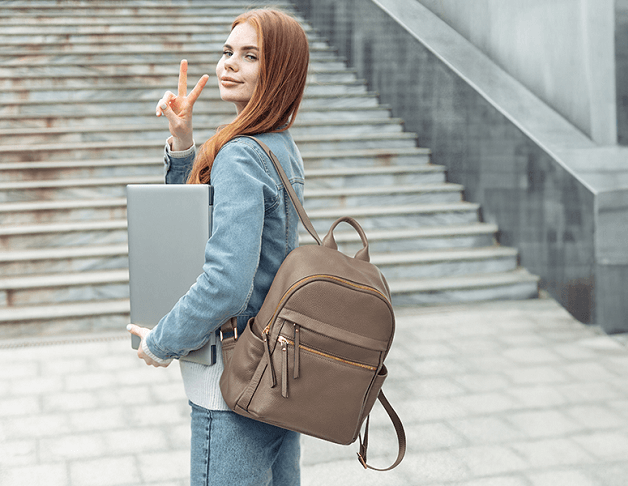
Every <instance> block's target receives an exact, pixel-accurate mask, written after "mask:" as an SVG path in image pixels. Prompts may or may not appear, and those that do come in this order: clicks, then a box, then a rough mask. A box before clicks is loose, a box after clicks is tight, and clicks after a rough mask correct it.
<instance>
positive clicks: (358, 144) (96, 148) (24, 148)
mask: <svg viewBox="0 0 628 486" xmlns="http://www.w3.org/2000/svg"><path fill="white" fill-rule="evenodd" d="M167 135H168V133H167V130H166V131H165V132H164V133H163V134H162V136H161V137H160V139H159V140H122V141H118V140H110V141H105V142H100V141H99V142H80V143H59V144H55V143H46V144H39V145H6V146H3V147H6V148H4V150H3V160H4V161H5V162H28V161H39V160H80V159H85V158H107V157H110V158H125V157H140V156H154V157H156V158H158V159H161V157H163V147H164V140H165V139H166V138H167ZM211 135H212V133H205V134H203V133H198V132H197V135H196V136H197V137H198V138H199V139H201V140H203V139H207V138H209V137H210V136H211ZM295 141H296V143H297V144H298V145H299V147H300V148H302V149H303V151H305V152H308V151H309V152H311V151H314V150H353V149H364V148H369V149H370V148H380V149H387V148H411V147H415V146H416V135H415V134H413V133H405V132H401V133H382V134H369V135H360V134H358V135H339V134H324V135H305V136H301V137H295Z"/></svg>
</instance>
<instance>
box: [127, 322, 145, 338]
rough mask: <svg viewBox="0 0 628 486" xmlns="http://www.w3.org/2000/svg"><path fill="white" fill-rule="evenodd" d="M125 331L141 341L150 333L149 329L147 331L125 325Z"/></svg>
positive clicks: (133, 325) (143, 328)
mask: <svg viewBox="0 0 628 486" xmlns="http://www.w3.org/2000/svg"><path fill="white" fill-rule="evenodd" d="M126 330H127V331H129V332H130V333H131V334H135V335H136V336H137V337H139V338H142V339H144V336H146V334H148V333H149V332H150V329H148V328H147V327H140V326H137V325H135V324H129V325H127V326H126Z"/></svg>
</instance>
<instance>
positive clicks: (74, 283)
mask: <svg viewBox="0 0 628 486" xmlns="http://www.w3.org/2000/svg"><path fill="white" fill-rule="evenodd" d="M128 281H129V271H128V269H123V270H100V271H91V272H68V273H53V274H43V275H22V276H16V277H14V276H11V277H0V291H2V290H28V289H44V288H55V287H57V288H58V287H78V286H81V285H100V284H104V285H106V284H114V283H127V282H128Z"/></svg>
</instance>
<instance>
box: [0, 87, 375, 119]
mask: <svg viewBox="0 0 628 486" xmlns="http://www.w3.org/2000/svg"><path fill="white" fill-rule="evenodd" d="M149 94H151V96H148V97H147V98H143V99H137V98H129V99H125V100H124V102H115V101H112V100H111V99H110V98H102V99H97V98H95V99H91V100H67V101H65V102H64V103H63V104H59V103H58V102H57V101H52V100H46V101H29V100H24V101H23V100H16V99H12V100H9V101H6V102H4V103H2V105H0V116H2V117H4V116H23V115H29V116H42V117H51V118H54V117H55V116H56V115H57V114H63V113H65V114H71V115H75V114H76V113H87V114H90V115H92V114H96V115H97V114H106V113H111V112H117V111H118V110H124V111H135V112H136V113H145V114H150V115H151V116H153V114H154V113H155V106H156V104H157V101H159V99H160V98H161V96H163V92H160V93H158V96H157V97H155V96H154V95H155V94H157V93H149ZM197 105H198V106H197ZM224 105H225V102H224V101H222V100H220V99H219V98H218V97H217V96H213V95H212V93H209V94H208V95H205V94H203V96H202V97H201V98H199V100H198V101H197V102H196V104H195V105H194V108H195V110H196V108H198V109H199V110H201V111H204V112H211V111H214V110H220V109H224ZM301 106H302V107H303V109H304V110H312V109H315V110H316V109H320V108H325V107H329V106H335V107H336V109H338V110H340V109H344V108H350V109H351V108H375V107H378V100H377V95H376V94H375V93H364V94H361V93H345V94H343V95H342V96H338V95H325V94H319V95H314V94H311V93H310V94H308V96H307V97H305V98H304V99H303V102H302V103H301Z"/></svg>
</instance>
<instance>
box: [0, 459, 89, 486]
mask: <svg viewBox="0 0 628 486" xmlns="http://www.w3.org/2000/svg"><path fill="white" fill-rule="evenodd" d="M68 484H69V483H68V474H67V471H66V467H65V465H64V464H39V465H31V466H20V467H15V468H10V469H0V486H67V485H68ZM81 484H84V485H85V486H88V485H87V484H86V483H81Z"/></svg>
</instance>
